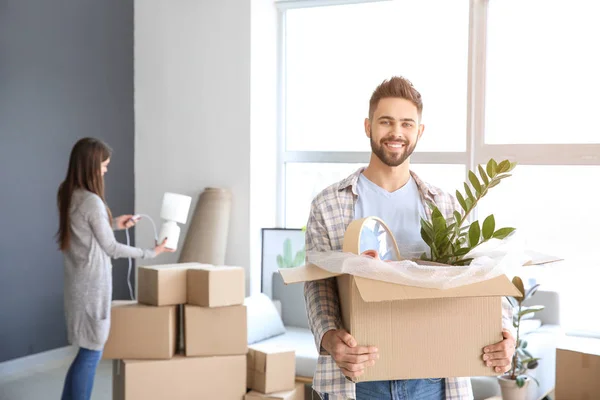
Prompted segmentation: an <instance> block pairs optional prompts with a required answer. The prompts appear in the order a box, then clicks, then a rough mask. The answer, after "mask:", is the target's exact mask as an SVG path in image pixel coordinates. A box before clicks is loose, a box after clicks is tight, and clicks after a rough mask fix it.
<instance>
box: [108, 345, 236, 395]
mask: <svg viewBox="0 0 600 400" xmlns="http://www.w3.org/2000/svg"><path fill="white" fill-rule="evenodd" d="M245 393H246V356H245V355H242V356H228V357H189V358H186V357H181V356H175V357H174V358H173V359H171V360H161V361H159V360H147V361H138V360H135V361H133V360H122V361H117V362H115V365H114V366H113V399H114V400H165V399H177V400H198V399H207V400H208V399H211V400H212V399H215V400H216V399H219V400H241V399H243V398H244V394H245Z"/></svg>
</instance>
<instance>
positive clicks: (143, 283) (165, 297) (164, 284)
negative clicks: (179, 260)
mask: <svg viewBox="0 0 600 400" xmlns="http://www.w3.org/2000/svg"><path fill="white" fill-rule="evenodd" d="M201 266H202V264H198V263H183V264H168V265H154V266H145V267H139V268H138V278H137V279H138V301H139V302H140V303H142V304H148V305H152V306H167V305H176V304H185V303H186V301H187V283H186V278H187V270H188V269H190V268H195V267H201Z"/></svg>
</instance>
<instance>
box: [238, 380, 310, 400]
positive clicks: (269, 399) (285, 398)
mask: <svg viewBox="0 0 600 400" xmlns="http://www.w3.org/2000/svg"><path fill="white" fill-rule="evenodd" d="M244 400H304V384H303V383H297V384H296V387H295V388H294V390H289V391H285V392H277V393H271V394H264V393H259V392H257V391H254V390H253V391H251V392H248V393H247V394H246V396H244Z"/></svg>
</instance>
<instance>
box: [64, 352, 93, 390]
mask: <svg viewBox="0 0 600 400" xmlns="http://www.w3.org/2000/svg"><path fill="white" fill-rule="evenodd" d="M100 358H102V351H96V350H88V349H84V348H83V347H80V348H79V352H78V353H77V356H76V357H75V360H73V363H72V364H71V366H70V367H69V372H67V377H66V378H65V386H64V388H63V393H62V397H61V400H89V399H90V398H91V397H92V388H93V387H94V377H95V376H96V368H97V367H98V363H99V362H100Z"/></svg>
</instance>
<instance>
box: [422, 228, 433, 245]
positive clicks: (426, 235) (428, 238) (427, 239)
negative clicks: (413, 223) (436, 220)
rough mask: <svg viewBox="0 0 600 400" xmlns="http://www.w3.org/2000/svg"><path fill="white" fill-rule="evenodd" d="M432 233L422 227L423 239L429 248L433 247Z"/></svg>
mask: <svg viewBox="0 0 600 400" xmlns="http://www.w3.org/2000/svg"><path fill="white" fill-rule="evenodd" d="M431 236H432V235H431V233H430V232H427V229H425V227H423V226H421V238H422V239H423V241H424V242H425V243H427V246H429V247H431V243H432V238H431Z"/></svg>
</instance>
